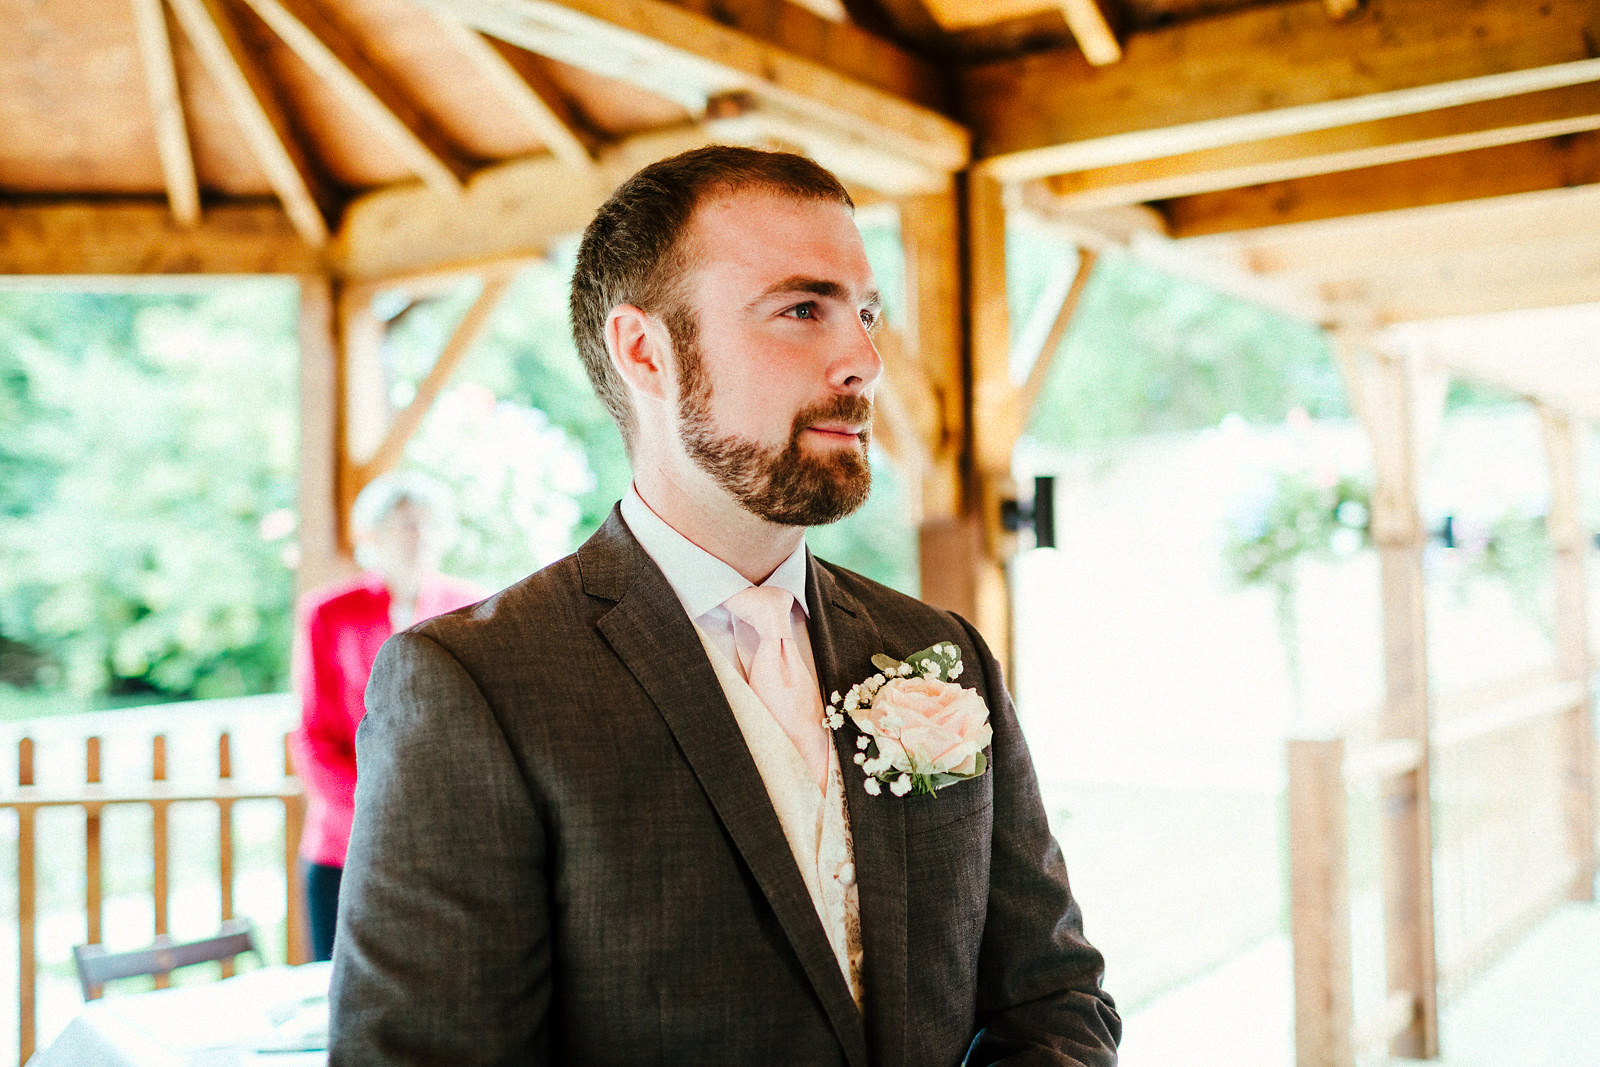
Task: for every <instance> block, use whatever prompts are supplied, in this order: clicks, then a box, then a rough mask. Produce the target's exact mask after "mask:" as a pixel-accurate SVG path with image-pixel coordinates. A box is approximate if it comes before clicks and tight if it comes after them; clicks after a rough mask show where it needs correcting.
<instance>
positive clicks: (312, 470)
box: [295, 275, 355, 593]
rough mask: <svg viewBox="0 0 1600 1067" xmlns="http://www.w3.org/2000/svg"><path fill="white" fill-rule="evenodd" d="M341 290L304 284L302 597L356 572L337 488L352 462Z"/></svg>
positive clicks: (320, 281) (324, 280)
mask: <svg viewBox="0 0 1600 1067" xmlns="http://www.w3.org/2000/svg"><path fill="white" fill-rule="evenodd" d="M338 289H339V286H338V283H337V282H335V281H334V280H333V279H331V278H329V277H326V276H324V275H307V276H305V277H303V278H301V280H300V501H299V505H300V537H299V542H300V567H299V570H298V571H297V573H296V576H295V586H296V589H297V590H298V591H299V592H302V593H303V592H305V591H306V590H308V589H312V588H315V587H316V586H319V585H322V584H324V583H326V582H330V581H333V580H334V579H336V578H340V577H343V576H344V575H346V574H349V573H350V572H351V571H353V570H354V568H355V562H354V560H353V559H352V558H351V555H350V540H349V531H348V530H347V529H346V524H345V517H346V513H345V511H344V509H343V508H342V507H341V504H340V499H341V497H340V489H339V480H340V474H341V471H342V470H343V469H344V468H346V467H347V466H348V463H347V461H346V458H345V456H346V450H345V446H344V440H345V437H344V400H343V398H344V347H345V346H344V338H343V330H342V329H341V326H340V321H339V312H338V304H339V299H338Z"/></svg>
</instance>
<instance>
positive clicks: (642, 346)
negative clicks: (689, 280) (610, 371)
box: [606, 304, 672, 400]
mask: <svg viewBox="0 0 1600 1067" xmlns="http://www.w3.org/2000/svg"><path fill="white" fill-rule="evenodd" d="M670 352H671V341H670V340H669V339H668V334H667V330H666V327H665V326H663V325H662V324H661V322H660V320H658V319H657V318H656V317H655V316H654V315H651V314H650V313H649V312H647V311H644V310H642V309H640V308H637V307H634V306H633V305H632V304H618V305H617V306H616V307H614V308H612V309H611V314H609V315H607V316H606V353H607V354H608V355H610V357H611V365H612V366H613V367H615V368H616V369H617V373H618V374H620V375H622V380H623V381H625V382H627V383H628V385H629V386H630V387H631V388H632V389H633V390H634V391H635V392H637V393H639V394H640V395H642V396H646V397H649V398H651V399H654V400H666V399H667V398H668V397H669V396H671V395H672V388H671V382H670V381H669V375H670V374H671V370H670V364H671V360H670V358H669V354H670Z"/></svg>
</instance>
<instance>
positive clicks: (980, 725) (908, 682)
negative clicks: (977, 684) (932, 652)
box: [855, 677, 994, 775]
mask: <svg viewBox="0 0 1600 1067" xmlns="http://www.w3.org/2000/svg"><path fill="white" fill-rule="evenodd" d="M855 719H856V722H857V724H858V725H860V726H861V728H862V729H863V730H864V731H865V732H867V733H869V734H871V735H872V736H873V738H874V739H875V740H876V741H877V743H878V756H879V758H882V759H887V760H888V764H889V766H890V767H893V768H895V769H896V770H901V771H909V772H910V773H912V774H954V775H971V774H973V773H974V772H976V770H977V768H978V753H980V752H982V751H983V749H984V747H985V746H986V745H988V743H989V741H990V739H991V738H992V737H993V736H994V730H993V729H992V728H991V727H990V726H989V709H988V708H987V707H986V706H985V705H984V703H983V698H982V697H980V696H979V695H978V692H977V690H975V689H963V688H961V687H960V686H958V685H956V684H955V683H953V682H942V681H940V680H938V679H937V678H926V677H911V678H893V679H890V680H889V681H887V682H885V683H884V685H883V687H882V688H881V689H879V690H878V692H877V693H876V695H874V696H873V698H872V704H871V706H870V707H866V708H863V709H861V710H860V711H858V712H856V713H855Z"/></svg>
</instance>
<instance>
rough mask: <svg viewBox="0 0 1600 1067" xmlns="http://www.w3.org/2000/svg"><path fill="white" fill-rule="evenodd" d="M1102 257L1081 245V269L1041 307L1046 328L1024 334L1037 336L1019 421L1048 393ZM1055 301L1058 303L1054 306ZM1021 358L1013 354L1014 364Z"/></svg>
mask: <svg viewBox="0 0 1600 1067" xmlns="http://www.w3.org/2000/svg"><path fill="white" fill-rule="evenodd" d="M1098 260H1099V254H1098V253H1096V252H1095V251H1094V250H1093V249H1089V248H1084V249H1080V250H1079V252H1078V269H1077V270H1076V271H1074V272H1073V274H1072V279H1071V282H1070V283H1069V284H1068V285H1067V287H1066V288H1065V289H1064V290H1062V291H1061V292H1060V294H1059V298H1058V299H1055V300H1053V301H1045V302H1043V303H1042V304H1041V306H1040V308H1039V311H1040V312H1041V316H1040V321H1043V322H1045V323H1046V326H1045V328H1044V330H1042V331H1040V332H1038V333H1037V334H1035V331H1033V330H1031V329H1030V330H1027V331H1025V332H1024V334H1023V336H1024V338H1025V339H1030V340H1031V339H1032V338H1033V337H1035V336H1036V337H1037V343H1036V344H1035V345H1033V346H1032V349H1033V350H1032V351H1031V352H1027V353H1025V354H1024V358H1025V359H1027V361H1028V364H1027V365H1028V376H1027V378H1025V379H1024V380H1023V383H1022V385H1021V387H1020V388H1019V389H1018V390H1017V401H1016V404H1017V421H1018V423H1019V424H1020V425H1021V426H1022V427H1024V428H1026V426H1027V424H1028V419H1029V418H1031V417H1032V416H1033V409H1034V408H1036V407H1037V406H1038V404H1039V397H1040V395H1041V394H1043V393H1044V386H1045V383H1046V382H1047V381H1048V380H1049V378H1050V368H1051V367H1053V366H1055V361H1056V356H1057V355H1058V354H1059V353H1060V351H1061V341H1062V339H1063V338H1065V337H1066V335H1067V327H1068V326H1070V325H1072V316H1073V315H1074V314H1076V312H1077V310H1078V303H1079V301H1081V300H1082V299H1083V291H1084V289H1085V288H1086V287H1087V286H1088V284H1089V276H1090V275H1091V274H1093V273H1094V265H1095V263H1096V262H1097V261H1098ZM1052 303H1053V304H1054V307H1051V306H1050V305H1051V304H1052ZM1017 362H1018V360H1016V359H1015V358H1013V360H1012V365H1013V366H1015V365H1016V364H1017Z"/></svg>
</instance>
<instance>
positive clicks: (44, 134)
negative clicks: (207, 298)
mask: <svg viewBox="0 0 1600 1067" xmlns="http://www.w3.org/2000/svg"><path fill="white" fill-rule="evenodd" d="M0 19H3V21H4V25H5V26H6V28H7V32H6V33H5V34H3V35H0V273H13V274H85V273H119V274H126V273H158V272H168V273H174V272H177V273H183V272H194V271H212V272H216V271H221V272H232V273H248V272H258V271H268V272H286V271H287V272H294V271H302V270H312V269H332V270H334V271H336V272H339V273H342V274H344V275H346V276H348V277H352V278H358V279H360V278H367V279H371V278H381V277H385V276H392V275H396V274H402V273H407V272H414V271H424V270H431V269H436V268H439V267H441V266H448V265H452V264H461V263H470V262H476V261H482V260H484V259H489V258H494V257H500V256H514V255H526V254H529V253H532V252H536V251H538V250H539V249H541V248H543V247H544V246H546V245H547V244H548V243H549V241H550V240H552V239H553V238H555V237H557V236H560V235H564V234H567V233H570V232H572V231H573V230H575V229H576V228H578V227H579V226H581V225H582V223H583V222H584V221H585V219H586V218H587V216H588V215H589V213H590V212H592V210H593V209H594V207H595V206H596V205H597V204H598V202H599V200H600V199H601V198H602V197H603V196H604V195H605V192H606V191H607V190H608V189H609V188H610V187H611V186H612V184H614V183H615V181H616V180H618V178H620V177H621V176H623V175H625V174H626V173H628V172H630V171H631V170H633V169H634V168H636V167H637V166H639V165H642V164H643V163H645V162H648V161H649V160H650V159H652V158H657V157H659V156H661V155H664V154H667V153H670V152H672V151H675V150H678V149H681V148H684V147H688V146H692V145H695V144H702V143H707V142H709V141H734V142H744V143H753V144H770V145H784V146H790V147H795V148H798V149H800V150H803V151H806V152H808V153H810V154H811V155H813V156H815V157H816V158H817V159H819V160H820V161H822V162H823V163H825V164H826V165H829V166H831V167H833V168H834V169H835V170H837V171H838V172H839V173H841V175H843V176H844V177H845V178H846V179H847V181H848V182H850V183H851V184H852V185H853V186H854V187H855V188H857V189H859V190H860V191H861V192H862V194H863V195H864V196H865V197H868V198H886V199H895V198H899V197H904V196H908V195H914V194H921V193H927V192H937V191H940V190H944V189H948V188H949V186H950V182H951V179H952V175H957V174H964V175H965V176H966V177H965V179H964V180H965V181H967V182H990V183H997V184H998V185H999V186H1001V187H1003V189H1004V191H1005V195H1006V202H1007V204H1008V205H1009V210H1010V211H1011V212H1012V214H1013V216H1014V217H1016V218H1018V219H1029V220H1033V221H1034V222H1036V223H1038V224H1040V225H1046V226H1050V227H1054V228H1056V229H1058V230H1059V231H1060V232H1063V233H1066V234H1068V235H1069V236H1072V237H1073V238H1074V239H1075V240H1078V241H1080V242H1081V243H1083V244H1085V245H1088V246H1091V247H1097V248H1103V247H1106V246H1119V247H1124V248H1128V249H1131V250H1132V251H1134V252H1135V253H1136V254H1139V255H1143V256H1146V257H1148V258H1151V259H1152V260H1154V261H1156V262H1158V263H1160V264H1161V265H1163V266H1164V267H1167V268H1168V269H1173V270H1178V271H1182V272H1186V273H1190V274H1193V275H1195V276H1197V277H1202V278H1205V279H1207V280H1209V281H1212V282H1214V283H1215V284H1218V285H1221V286H1224V287H1227V288H1232V289H1234V290H1235V291H1238V292H1241V293H1245V294H1247V295H1249V296H1251V297H1252V298H1255V299H1260V300H1264V301H1266V302H1269V303H1273V304H1275V305H1277V306H1279V307H1282V308H1285V309H1288V310H1291V311H1293V312H1294V313H1296V314H1300V315H1304V316H1306V317H1309V318H1312V319H1314V320H1316V321H1319V322H1321V323H1324V324H1325V325H1328V326H1330V327H1333V328H1336V329H1340V330H1345V331H1351V332H1353V333H1358V334H1360V335H1362V336H1367V337H1381V336H1385V334H1384V331H1386V330H1388V329H1389V328H1391V327H1393V326H1395V325H1397V324H1402V323H1404V324H1415V323H1426V322H1431V321H1436V320H1457V319H1460V318H1461V317H1463V316H1472V315H1477V314H1486V313H1505V312H1522V311H1527V310H1529V309H1542V308H1553V307H1579V308H1582V306H1583V305H1594V304H1595V303H1596V302H1600V0H1541V2H1538V3H1525V4H1508V3H1504V2H1493V0H1366V2H1365V3H1362V2H1361V0H1263V2H1250V0H790V2H785V0H0ZM1593 314H1594V310H1593V307H1589V308H1587V309H1585V310H1580V311H1575V312H1572V313H1570V315H1577V316H1580V317H1581V316H1583V315H1590V316H1592V315H1593ZM1570 315H1569V317H1570ZM1545 318H1546V319H1548V318H1549V316H1545ZM1540 321H1544V320H1543V319H1541V320H1540ZM1574 321H1578V320H1574ZM1582 321H1586V322H1588V323H1589V324H1590V325H1589V327H1588V328H1587V329H1588V333H1589V335H1597V334H1600V327H1596V326H1594V324H1593V319H1592V318H1591V319H1587V320H1582ZM1419 329H1422V328H1421V327H1417V326H1414V325H1412V326H1408V327H1407V330H1408V331H1409V333H1408V334H1407V336H1410V337H1413V338H1414V337H1415V336H1416V335H1417V331H1418V330H1419ZM1444 332H1448V331H1444ZM1568 332H1569V334H1572V335H1575V336H1577V337H1579V338H1580V341H1577V342H1570V341H1569V342H1568V343H1564V345H1563V346H1562V351H1563V352H1565V353H1567V354H1566V355H1564V356H1563V357H1562V360H1563V364H1562V367H1561V368H1560V373H1559V374H1556V373H1555V372H1554V371H1553V372H1552V378H1551V380H1555V379H1556V378H1557V377H1559V378H1560V380H1561V381H1562V382H1563V383H1564V384H1563V389H1564V390H1565V391H1566V392H1565V394H1564V395H1568V396H1573V395H1580V394H1582V392H1583V391H1582V390H1581V389H1576V387H1575V386H1574V385H1573V380H1574V378H1575V377H1576V378H1582V377H1583V375H1584V374H1586V373H1592V374H1595V381H1594V383H1593V384H1594V388H1593V389H1592V390H1591V394H1590V395H1592V396H1593V397H1595V398H1596V400H1595V402H1594V403H1593V407H1592V410H1590V411H1587V412H1586V413H1588V414H1592V415H1595V416H1600V372H1595V371H1591V370H1590V369H1589V368H1590V365H1591V364H1600V359H1597V358H1596V356H1600V352H1594V351H1592V350H1591V351H1588V352H1587V353H1585V354H1584V355H1583V357H1582V358H1581V359H1580V358H1579V357H1577V356H1574V355H1572V353H1573V352H1574V351H1577V350H1579V349H1582V348H1583V344H1582V341H1581V338H1582V337H1583V336H1584V335H1585V328H1583V327H1577V328H1573V329H1572V330H1569V331H1568ZM1487 333H1492V331H1488V332H1486V334H1485V335H1487ZM1443 335H1444V333H1443V332H1442V333H1441V336H1443ZM1471 335H1472V331H1470V330H1469V331H1466V333H1465V334H1462V333H1461V331H1459V330H1457V331H1456V333H1454V334H1451V336H1452V337H1454V338H1455V341H1454V342H1453V343H1455V344H1457V345H1459V344H1463V343H1465V341H1464V340H1463V338H1464V337H1470V336H1471ZM1496 336H1498V335H1496ZM1517 336H1518V334H1517V331H1511V333H1510V335H1508V336H1506V337H1501V338H1500V340H1499V342H1498V343H1500V344H1501V345H1511V346H1512V347H1513V348H1515V341H1516V337H1517ZM1408 343H1416V342H1414V341H1413V342H1408ZM1424 347H1428V346H1424ZM1433 347H1438V346H1433ZM1447 347H1448V346H1447ZM1527 347H1528V348H1529V351H1528V352H1527V353H1526V354H1524V355H1519V356H1517V357H1515V359H1514V361H1515V362H1517V363H1518V366H1519V367H1522V368H1523V369H1524V370H1526V368H1527V367H1528V366H1532V365H1535V364H1536V363H1537V362H1538V361H1539V360H1540V359H1541V358H1543V357H1541V356H1540V354H1539V352H1538V351H1537V350H1538V348H1539V346H1538V345H1537V344H1534V343H1532V342H1530V343H1529V344H1528V345H1527ZM1595 347H1600V341H1597V342H1596V345H1595ZM1435 358H1441V359H1444V358H1447V357H1445V356H1442V355H1436V357H1435ZM1492 362H1493V361H1486V360H1483V359H1474V360H1470V361H1469V360H1465V359H1463V361H1462V367H1463V369H1464V370H1468V371H1469V372H1470V373H1474V374H1486V373H1489V372H1488V371H1486V370H1485V369H1484V368H1485V367H1486V366H1489V365H1490V363H1492ZM1500 362H1501V363H1504V362H1505V359H1504V358H1502V359H1501V361H1500ZM1469 363H1470V366H1468V364H1469ZM1497 365H1498V364H1497ZM1502 377H1503V378H1505V377H1506V376H1504V375H1502ZM1510 377H1514V378H1516V380H1517V381H1518V382H1519V383H1521V382H1524V381H1525V379H1526V378H1527V375H1526V374H1525V373H1520V372H1519V374H1518V375H1512V376H1510ZM1533 377H1534V378H1537V377H1538V375H1537V374H1535V375H1534V376H1533ZM1506 380H1508V381H1509V378H1506ZM1518 387H1519V388H1526V386H1525V385H1519V386H1518Z"/></svg>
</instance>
